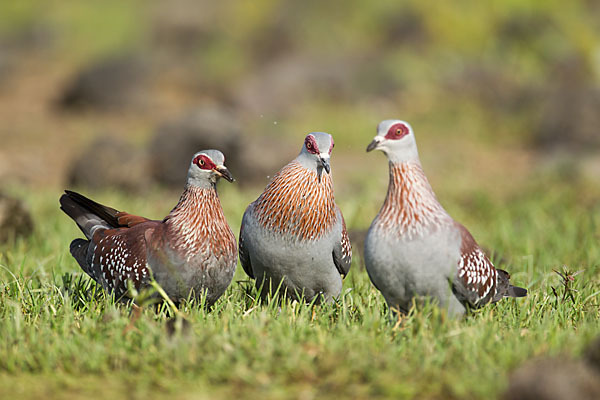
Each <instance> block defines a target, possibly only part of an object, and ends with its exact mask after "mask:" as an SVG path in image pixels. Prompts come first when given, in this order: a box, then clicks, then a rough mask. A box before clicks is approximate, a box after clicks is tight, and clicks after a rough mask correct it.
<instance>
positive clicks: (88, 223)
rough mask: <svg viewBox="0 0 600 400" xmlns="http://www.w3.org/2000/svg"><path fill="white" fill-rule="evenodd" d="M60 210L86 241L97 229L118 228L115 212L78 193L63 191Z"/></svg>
mask: <svg viewBox="0 0 600 400" xmlns="http://www.w3.org/2000/svg"><path fill="white" fill-rule="evenodd" d="M60 209H61V210H63V211H64V212H65V214H67V215H68V216H69V217H71V218H72V219H73V220H74V221H75V222H76V223H77V225H78V226H79V229H81V231H82V232H83V233H84V234H85V236H86V237H87V238H88V239H91V237H92V235H93V232H94V231H95V230H96V229H97V228H98V227H102V228H107V229H108V228H111V227H112V228H115V227H117V226H119V222H118V220H117V216H116V215H117V212H118V211H117V210H115V209H113V208H110V207H106V206H103V205H102V204H98V203H96V202H95V201H93V200H90V199H88V198H87V197H85V196H82V195H80V194H79V193H75V192H72V191H70V190H65V194H63V195H62V196H61V197H60Z"/></svg>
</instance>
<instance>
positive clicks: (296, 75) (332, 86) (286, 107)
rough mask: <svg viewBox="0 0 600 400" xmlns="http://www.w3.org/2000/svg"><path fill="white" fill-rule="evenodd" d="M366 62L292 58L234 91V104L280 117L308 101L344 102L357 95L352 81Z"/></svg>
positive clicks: (265, 69)
mask: <svg viewBox="0 0 600 400" xmlns="http://www.w3.org/2000/svg"><path fill="white" fill-rule="evenodd" d="M365 62H367V59H366V57H364V56H363V55H357V56H339V57H330V58H325V57H316V56H309V55H301V54H293V55H287V56H283V57H280V58H278V59H276V60H274V61H273V62H271V63H269V64H267V65H265V66H264V67H263V68H262V69H261V70H260V73H258V74H255V75H253V76H252V77H250V78H248V79H247V80H246V81H245V82H242V83H241V84H240V85H239V86H237V87H235V88H234V89H233V90H234V93H233V94H232V98H234V99H235V104H236V105H237V106H238V107H240V108H241V109H243V110H244V111H247V112H249V113H254V114H259V115H263V114H268V115H282V114H286V113H289V112H291V111H292V110H294V108H295V106H297V105H298V104H301V103H302V102H303V101H306V100H308V99H310V98H316V97H318V98H319V99H321V100H323V99H326V100H336V101H340V100H344V101H347V100H348V99H349V98H350V97H352V96H353V95H356V94H357V92H356V90H357V88H356V85H355V82H354V80H353V77H354V76H356V74H357V72H358V71H359V70H360V67H361V66H362V65H363V64H364V63H365Z"/></svg>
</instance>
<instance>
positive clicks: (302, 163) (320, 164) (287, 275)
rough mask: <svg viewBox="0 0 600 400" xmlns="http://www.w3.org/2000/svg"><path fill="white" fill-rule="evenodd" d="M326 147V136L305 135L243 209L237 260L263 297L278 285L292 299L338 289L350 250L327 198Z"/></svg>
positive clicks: (330, 197) (330, 144) (328, 139)
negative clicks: (292, 156)
mask: <svg viewBox="0 0 600 400" xmlns="http://www.w3.org/2000/svg"><path fill="white" fill-rule="evenodd" d="M332 149H333V138H332V137H331V135H329V134H327V133H323V132H313V133H310V134H309V135H308V136H306V139H305V140H304V145H303V146H302V150H301V151H300V154H299V155H298V157H296V158H295V159H294V160H292V161H291V162H290V163H289V164H287V165H286V166H285V167H283V168H282V169H281V170H280V171H279V172H278V173H277V174H276V175H275V176H274V177H273V179H272V180H271V182H269V184H268V185H267V187H266V189H265V190H264V192H263V193H262V194H261V195H260V197H259V198H258V199H257V200H256V201H254V202H253V203H251V204H250V205H249V206H248V208H247V209H246V212H245V213H244V218H243V220H242V228H241V232H240V261H241V264H242V267H243V268H244V270H245V271H246V273H247V274H248V275H249V276H250V277H252V278H255V279H256V286H257V287H258V288H259V289H260V288H261V287H262V288H263V291H262V294H263V296H264V295H265V294H266V293H273V292H275V291H277V290H278V289H279V292H280V293H285V294H286V295H287V296H288V297H290V298H292V299H300V298H304V299H305V300H306V301H312V300H313V299H315V296H319V295H322V296H323V298H324V300H325V301H328V300H331V299H332V298H334V297H337V296H339V295H340V293H341V290H342V277H344V276H346V275H347V274H348V271H349V269H350V261H351V259H352V250H351V247H350V241H349V239H348V234H347V232H346V225H345V222H344V217H343V216H342V213H341V211H340V209H339V208H338V207H337V205H336V204H335V201H334V197H333V187H332V181H331V175H330V172H331V168H330V165H329V157H330V155H331V151H332ZM280 285H281V286H280ZM316 300H317V301H320V300H321V299H320V298H319V299H316Z"/></svg>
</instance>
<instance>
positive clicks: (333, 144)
mask: <svg viewBox="0 0 600 400" xmlns="http://www.w3.org/2000/svg"><path fill="white" fill-rule="evenodd" d="M333 146H335V143H333V137H332V138H331V146H329V154H331V151H332V150H333Z"/></svg>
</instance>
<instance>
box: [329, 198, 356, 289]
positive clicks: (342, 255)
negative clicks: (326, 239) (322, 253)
mask: <svg viewBox="0 0 600 400" xmlns="http://www.w3.org/2000/svg"><path fill="white" fill-rule="evenodd" d="M337 213H338V218H339V220H340V221H341V224H342V236H341V238H340V241H339V242H337V243H336V244H335V245H334V247H333V262H334V264H335V267H336V268H337V270H338V272H339V273H340V275H342V277H346V275H348V272H349V271H350V265H351V264H352V245H351V244H350V238H349V237H348V231H347V230H346V221H344V217H343V216H342V212H341V211H340V210H339V208H338V209H337Z"/></svg>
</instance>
